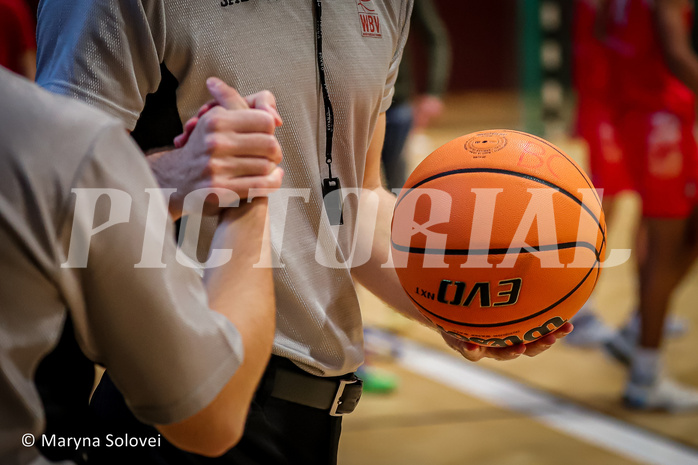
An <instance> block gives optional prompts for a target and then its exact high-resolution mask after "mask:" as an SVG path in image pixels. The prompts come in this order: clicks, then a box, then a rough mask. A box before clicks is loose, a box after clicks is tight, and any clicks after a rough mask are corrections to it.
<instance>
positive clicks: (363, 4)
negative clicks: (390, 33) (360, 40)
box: [356, 0, 382, 37]
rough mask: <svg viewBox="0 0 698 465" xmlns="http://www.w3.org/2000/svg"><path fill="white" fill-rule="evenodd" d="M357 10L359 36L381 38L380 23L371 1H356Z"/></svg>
mask: <svg viewBox="0 0 698 465" xmlns="http://www.w3.org/2000/svg"><path fill="white" fill-rule="evenodd" d="M356 5H357V8H358V9H359V21H361V35H362V36H364V37H382V35H381V22H380V18H379V17H378V12H377V11H376V8H375V6H374V5H373V2H372V1H371V0H357V2H356Z"/></svg>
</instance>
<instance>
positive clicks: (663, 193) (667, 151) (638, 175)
mask: <svg viewBox="0 0 698 465" xmlns="http://www.w3.org/2000/svg"><path fill="white" fill-rule="evenodd" d="M693 123H694V121H693V120H692V119H690V120H689V119H686V118H680V117H679V116H677V115H676V114H674V113H670V112H663V111H659V112H651V113H648V112H637V111H635V112H627V113H625V114H623V116H622V118H621V119H620V120H619V123H618V124H617V128H618V135H619V140H620V142H621V146H622V147H623V152H624V153H625V154H626V159H627V161H628V166H629V167H630V175H631V176H632V179H633V183H634V185H635V187H636V190H637V191H638V193H639V194H640V196H641V197H642V212H643V215H644V216H645V217H651V218H686V217H687V216H688V215H689V214H690V212H691V210H692V209H693V207H694V206H695V204H696V180H697V179H698V172H697V170H698V148H697V147H696V140H695V137H694V135H693Z"/></svg>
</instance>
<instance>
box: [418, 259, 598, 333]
mask: <svg viewBox="0 0 698 465" xmlns="http://www.w3.org/2000/svg"><path fill="white" fill-rule="evenodd" d="M598 265H599V262H598V261H597V262H596V263H595V264H594V266H592V267H591V269H589V271H588V272H587V274H586V275H585V276H584V278H582V280H581V281H579V283H578V284H577V285H576V286H575V287H573V288H572V290H571V291H570V292H568V293H567V294H566V295H565V296H563V297H562V298H561V299H560V300H558V301H557V302H555V303H553V304H552V305H549V306H548V307H546V308H544V309H543V310H540V311H538V312H536V313H533V314H531V315H528V316H526V317H523V318H519V319H518V320H511V321H506V322H503V323H464V322H461V321H455V320H450V319H448V318H444V317H443V316H440V315H437V314H436V313H433V312H431V311H429V310H428V309H427V308H425V307H424V306H423V305H422V304H420V303H419V302H417V301H416V300H415V299H414V297H412V296H411V295H409V294H407V296H408V297H409V298H410V300H412V302H414V303H415V304H416V305H417V306H419V308H421V309H422V310H424V311H425V312H427V313H428V314H430V315H433V316H435V317H436V318H438V319H439V320H443V321H446V322H448V323H452V324H454V325H458V326H468V327H471V328H497V327H501V326H509V325H513V324H516V323H522V322H524V321H528V320H530V319H532V318H535V317H537V316H540V315H543V314H544V313H547V312H549V311H550V310H552V309H553V308H555V307H557V306H558V305H560V304H561V303H562V302H564V301H565V300H567V299H568V298H569V297H570V296H571V295H572V294H574V293H575V292H577V290H578V289H579V288H580V287H581V286H582V284H584V282H585V281H586V280H587V279H588V278H589V275H591V272H592V271H594V269H595V268H598ZM597 277H598V274H597Z"/></svg>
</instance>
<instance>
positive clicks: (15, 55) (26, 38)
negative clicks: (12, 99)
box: [0, 0, 36, 73]
mask: <svg viewBox="0 0 698 465" xmlns="http://www.w3.org/2000/svg"><path fill="white" fill-rule="evenodd" d="M35 31H36V28H35V26H34V20H33V19H32V14H31V12H30V10H29V6H28V5H27V4H26V3H25V2H24V0H0V66H4V67H5V68H7V69H9V70H11V71H14V72H16V73H17V72H20V71H21V57H22V55H23V54H24V53H26V52H27V51H31V50H36V32H35Z"/></svg>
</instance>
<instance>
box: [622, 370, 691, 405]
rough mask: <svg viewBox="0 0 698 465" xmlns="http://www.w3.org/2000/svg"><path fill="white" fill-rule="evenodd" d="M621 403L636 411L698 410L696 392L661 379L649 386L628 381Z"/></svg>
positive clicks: (669, 380) (671, 381)
mask: <svg viewBox="0 0 698 465" xmlns="http://www.w3.org/2000/svg"><path fill="white" fill-rule="evenodd" d="M623 402H624V403H625V405H626V406H627V407H629V408H632V409H636V410H660V411H665V412H670V413H681V412H688V411H694V410H698V390H696V389H695V388H692V387H689V386H684V385H682V384H680V383H677V382H676V381H673V380H671V379H668V378H662V377H660V378H658V379H657V380H656V381H655V382H654V383H652V384H649V385H645V384H639V383H634V382H633V381H632V380H630V381H629V382H628V384H627V385H626V387H625V394H624V395H623Z"/></svg>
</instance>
